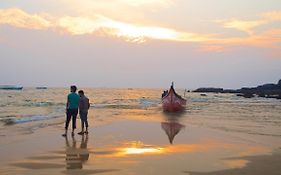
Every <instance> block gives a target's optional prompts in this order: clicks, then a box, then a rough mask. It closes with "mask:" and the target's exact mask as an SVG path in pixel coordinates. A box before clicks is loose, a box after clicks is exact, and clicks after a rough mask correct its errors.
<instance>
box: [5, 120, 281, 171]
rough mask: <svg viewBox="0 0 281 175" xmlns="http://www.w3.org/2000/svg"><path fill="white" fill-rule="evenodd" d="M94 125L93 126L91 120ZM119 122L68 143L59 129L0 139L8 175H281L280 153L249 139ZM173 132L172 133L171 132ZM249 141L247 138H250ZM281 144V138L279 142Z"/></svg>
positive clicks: (200, 129)
mask: <svg viewBox="0 0 281 175" xmlns="http://www.w3.org/2000/svg"><path fill="white" fill-rule="evenodd" d="M91 123H93V121H91ZM175 123H177V124H180V122H179V121H175V120H172V121H167V120H166V121H164V120H163V121H162V122H161V121H160V122H158V121H141V120H130V121H118V122H114V123H111V124H107V125H102V126H97V127H94V128H91V129H90V133H89V134H88V135H84V136H80V135H77V134H76V135H75V136H74V137H72V136H70V134H69V135H68V137H66V138H64V137H62V136H61V135H60V134H61V133H62V132H63V129H62V128H59V125H54V126H50V127H46V128H43V129H40V130H38V132H36V133H32V134H26V133H24V132H22V133H20V131H18V132H19V133H18V134H17V135H13V136H11V137H10V138H7V137H6V138H4V141H3V139H2V138H1V147H0V152H1V159H0V163H1V170H0V173H1V174H3V175H16V174H46V175H47V174H84V175H88V174H98V173H102V174H190V175H197V174H200V175H201V174H206V175H207V174H247V175H248V174H249V175H250V174H272V175H274V174H276V175H277V174H279V173H280V166H279V164H278V162H280V160H281V154H280V152H281V150H280V148H278V146H277V145H268V144H267V143H262V140H257V138H248V136H247V135H245V134H242V135H241V134H239V135H236V134H233V133H225V132H221V131H218V130H214V129H208V128H204V127H200V126H192V125H185V124H184V123H183V124H180V125H181V126H182V127H180V128H179V131H178V133H177V134H176V135H175V136H174V138H173V144H171V143H170V140H169V136H168V135H167V133H168V132H169V131H165V129H164V128H165V127H163V126H166V127H169V126H171V127H173V126H175ZM168 129H169V128H168ZM247 138H248V139H247ZM279 143H280V139H279Z"/></svg>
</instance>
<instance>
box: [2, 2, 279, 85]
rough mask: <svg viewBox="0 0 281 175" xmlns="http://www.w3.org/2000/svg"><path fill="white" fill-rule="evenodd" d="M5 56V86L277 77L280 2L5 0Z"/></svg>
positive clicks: (249, 81)
mask: <svg viewBox="0 0 281 175" xmlns="http://www.w3.org/2000/svg"><path fill="white" fill-rule="evenodd" d="M0 61H1V64H0V85H2V84H13V85H22V86H28V87H33V86H48V87H68V86H70V85H72V84H76V85H77V86H78V87H144V88H165V87H169V85H170V83H171V82H172V81H174V83H175V86H176V87H178V88H187V89H195V88H198V87H222V88H240V87H246V86H257V85H260V84H265V83H277V81H278V80H279V79H281V1H280V0H248V1H245V0H106V1H105V0H80V1H77V0H40V1H38V0H25V1H22V0H9V1H2V2H0Z"/></svg>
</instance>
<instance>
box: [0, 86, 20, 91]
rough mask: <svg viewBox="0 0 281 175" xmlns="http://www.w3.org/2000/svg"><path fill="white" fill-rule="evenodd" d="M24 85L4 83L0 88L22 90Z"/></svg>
mask: <svg viewBox="0 0 281 175" xmlns="http://www.w3.org/2000/svg"><path fill="white" fill-rule="evenodd" d="M22 88H23V87H22V86H12V85H2V86H0V89H2V90H22Z"/></svg>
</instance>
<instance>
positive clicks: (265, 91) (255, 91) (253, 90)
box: [193, 79, 281, 99]
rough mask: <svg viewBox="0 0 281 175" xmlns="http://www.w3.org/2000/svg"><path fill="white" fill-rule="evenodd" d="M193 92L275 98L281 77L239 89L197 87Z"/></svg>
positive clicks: (279, 93) (280, 92) (279, 96)
mask: <svg viewBox="0 0 281 175" xmlns="http://www.w3.org/2000/svg"><path fill="white" fill-rule="evenodd" d="M193 92H203V93H208V92H213V93H235V94H237V96H243V97H245V98H252V97H255V96H258V97H265V98H277V99H281V79H280V80H279V81H278V83H277V84H273V83H270V84H263V85H259V86H257V87H243V88H241V89H223V88H214V87H211V88H198V89H196V90H194V91H193Z"/></svg>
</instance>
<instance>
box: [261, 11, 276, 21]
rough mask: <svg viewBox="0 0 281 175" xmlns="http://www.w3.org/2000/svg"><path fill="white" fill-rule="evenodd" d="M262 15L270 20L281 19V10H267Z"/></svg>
mask: <svg viewBox="0 0 281 175" xmlns="http://www.w3.org/2000/svg"><path fill="white" fill-rule="evenodd" d="M260 16H261V17H262V18H264V19H266V20H268V21H281V11H272V12H266V13H262V14H261V15H260Z"/></svg>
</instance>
